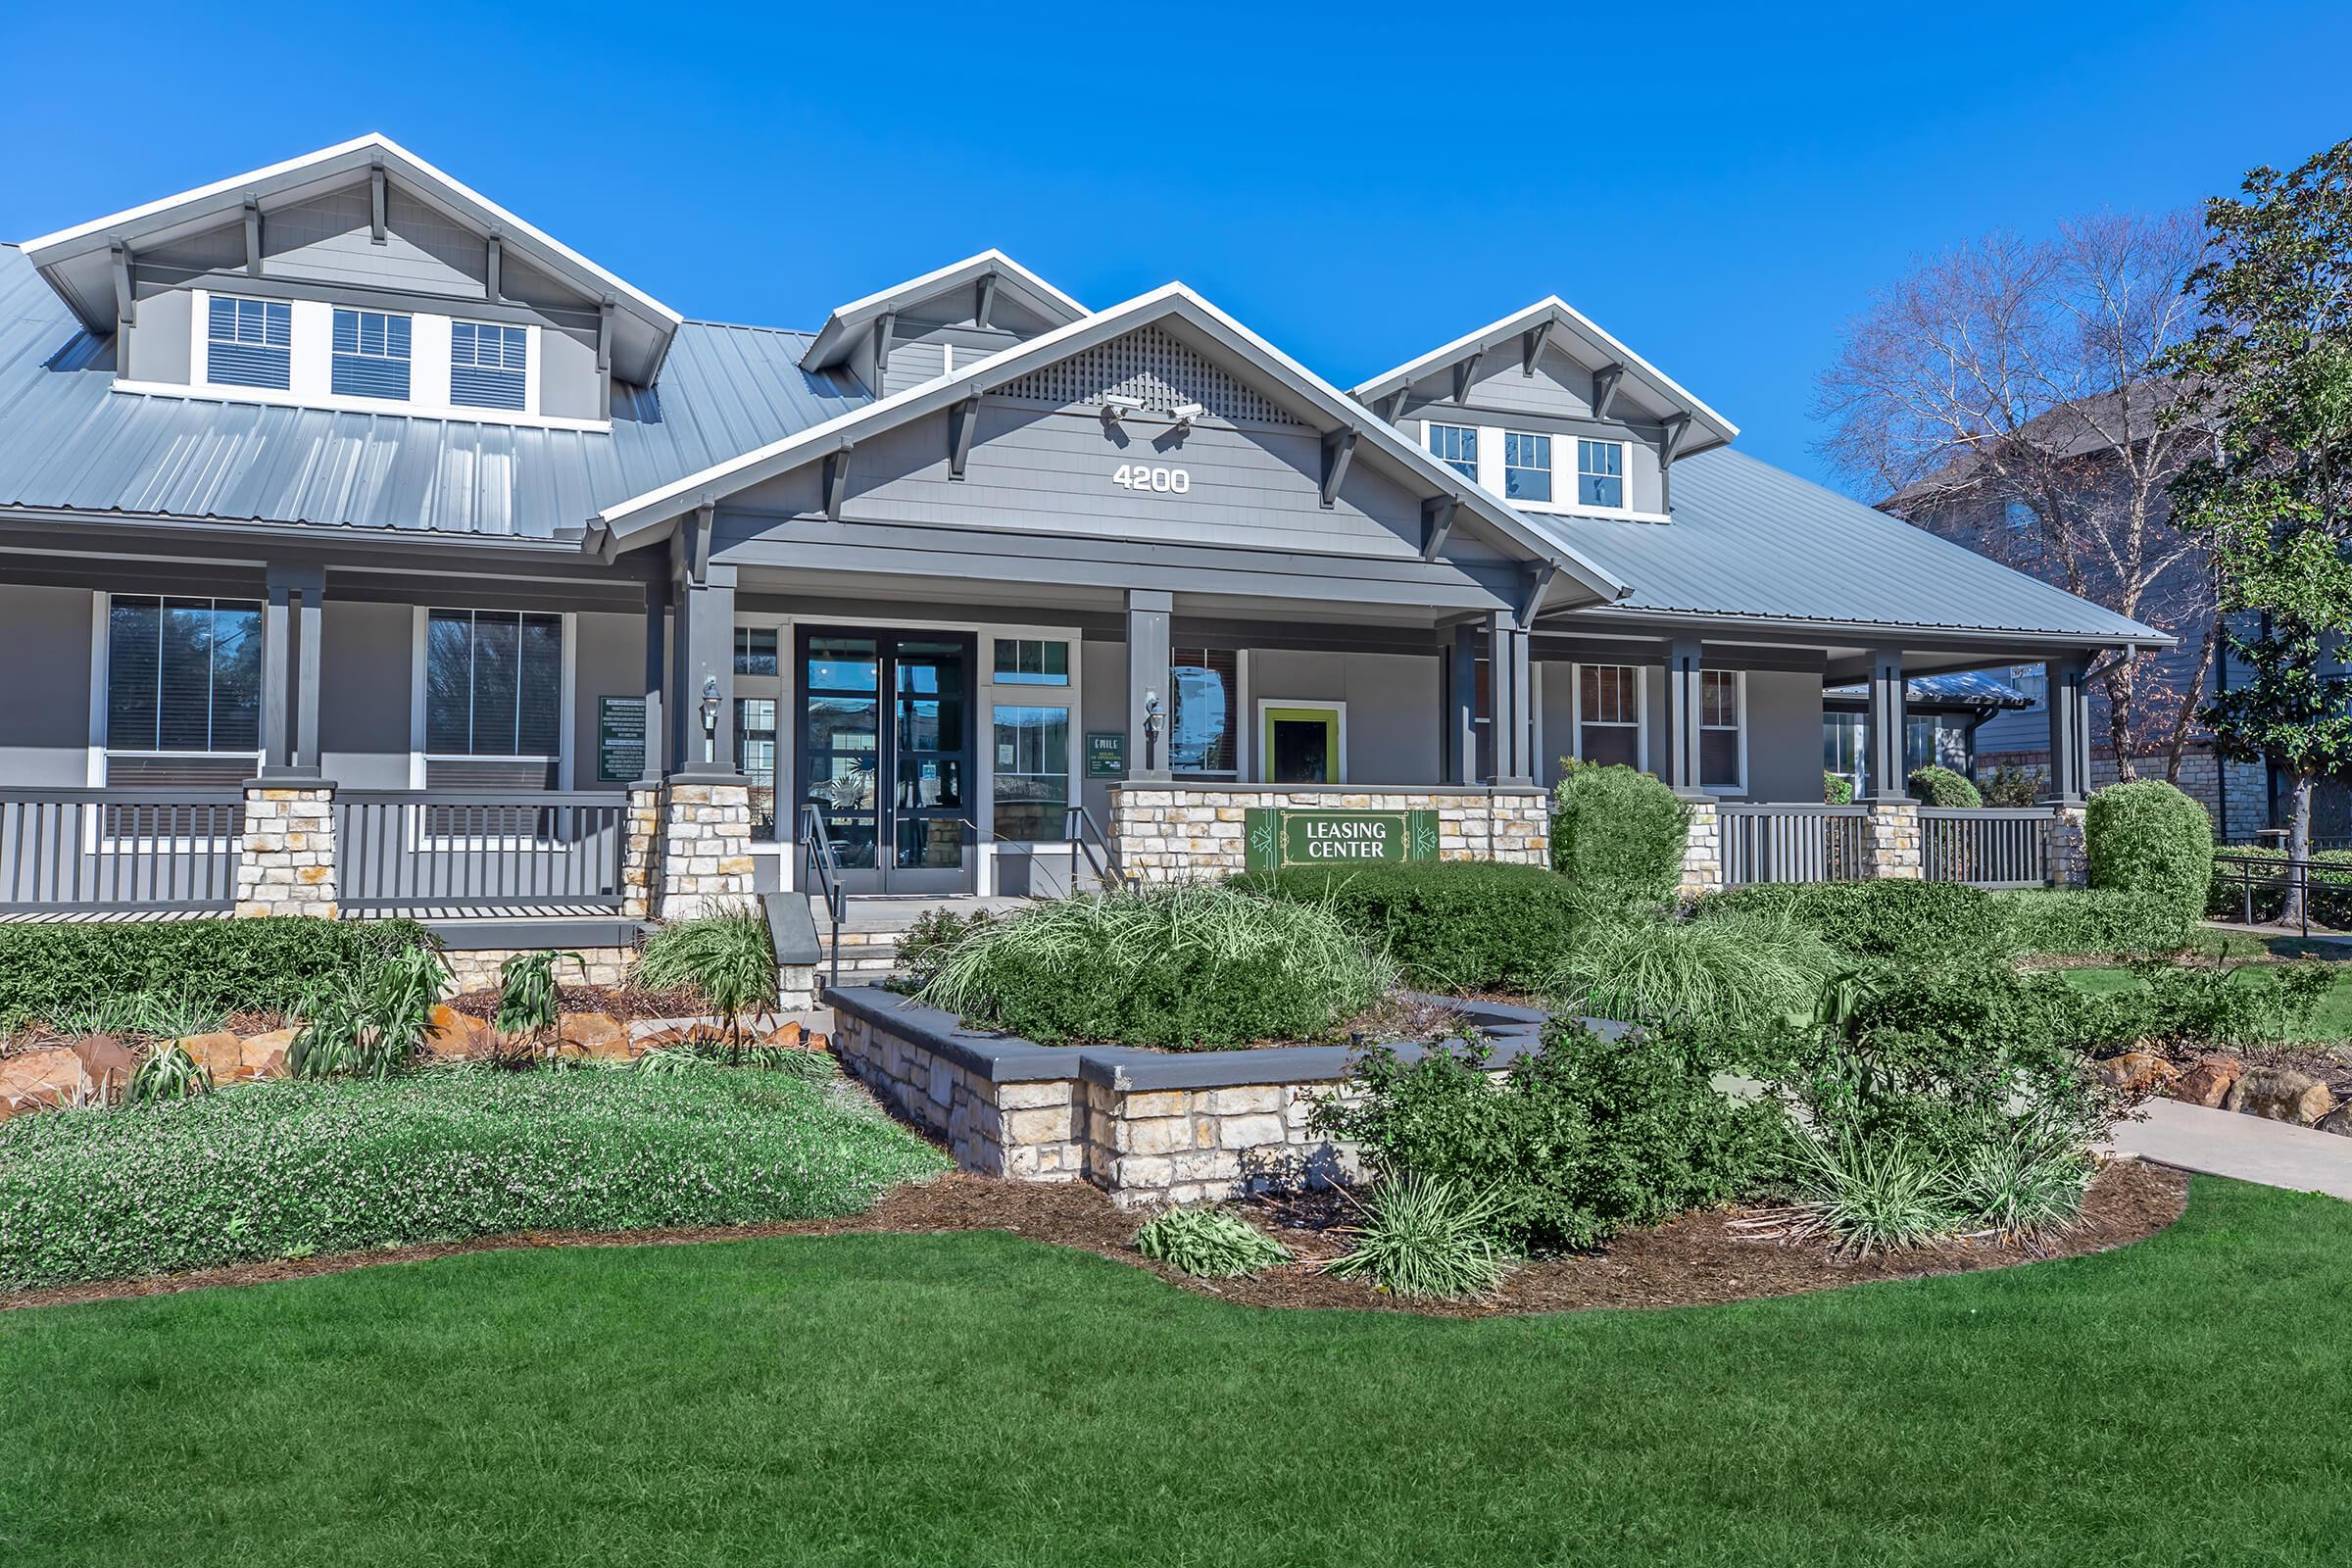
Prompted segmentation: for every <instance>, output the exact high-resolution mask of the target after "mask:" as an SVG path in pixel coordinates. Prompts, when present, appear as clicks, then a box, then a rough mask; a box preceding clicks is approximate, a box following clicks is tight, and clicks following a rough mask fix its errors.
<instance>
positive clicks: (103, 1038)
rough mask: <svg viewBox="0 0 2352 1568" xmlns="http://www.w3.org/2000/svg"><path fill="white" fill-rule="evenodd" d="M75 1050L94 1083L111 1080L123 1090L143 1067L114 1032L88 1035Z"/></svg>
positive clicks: (75, 1046)
mask: <svg viewBox="0 0 2352 1568" xmlns="http://www.w3.org/2000/svg"><path fill="white" fill-rule="evenodd" d="M71 1049H72V1051H73V1059H74V1060H76V1061H78V1062H79V1063H81V1070H82V1072H83V1073H84V1074H85V1075H86V1076H87V1077H88V1078H89V1080H90V1082H92V1083H94V1084H104V1083H106V1082H108V1080H110V1079H111V1080H112V1081H113V1087H114V1088H116V1089H123V1088H126V1087H128V1085H129V1083H130V1075H131V1074H132V1073H134V1072H136V1071H138V1070H139V1058H138V1057H136V1056H134V1055H132V1054H130V1048H129V1047H127V1046H125V1045H123V1042H122V1041H120V1040H117V1039H116V1038H115V1037H114V1036H113V1035H84V1036H82V1037H81V1038H80V1039H79V1040H76V1041H74V1042H73V1047H72V1048H71ZM197 1059H198V1060H199V1061H201V1060H203V1059H204V1058H203V1057H201V1056H199V1057H197Z"/></svg>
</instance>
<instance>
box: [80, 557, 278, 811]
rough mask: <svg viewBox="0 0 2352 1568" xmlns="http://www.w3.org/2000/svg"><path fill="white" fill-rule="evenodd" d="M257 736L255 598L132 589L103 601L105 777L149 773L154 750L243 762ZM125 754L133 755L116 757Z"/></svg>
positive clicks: (257, 745) (258, 625)
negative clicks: (169, 594) (157, 593)
mask: <svg viewBox="0 0 2352 1568" xmlns="http://www.w3.org/2000/svg"><path fill="white" fill-rule="evenodd" d="M261 746H262V607H261V606H260V605H259V604H256V603H254V602H253V601H251V600H241V599H179V598H161V597H146V596H140V595H134V594H117V595H115V596H114V597H113V598H112V599H111V600H110V601H109V602H108V605H107V615H106V750H107V753H108V755H109V758H110V767H109V778H110V781H112V782H123V781H125V779H126V778H127V777H128V776H129V775H131V774H133V773H147V774H155V773H157V772H158V760H159V759H162V758H181V759H188V758H203V757H222V758H234V759H236V760H237V761H238V764H239V767H240V768H243V767H250V766H251V765H252V764H253V760H254V759H255V758H256V756H257V755H258V754H259V753H260V751H261ZM125 759H140V760H136V761H132V762H130V765H128V766H120V765H115V764H116V763H120V762H121V761H123V760H125ZM171 770H172V769H171V768H169V767H164V768H163V769H162V771H166V772H169V771H171ZM183 770H184V769H183Z"/></svg>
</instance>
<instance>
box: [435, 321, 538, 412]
mask: <svg viewBox="0 0 2352 1568" xmlns="http://www.w3.org/2000/svg"><path fill="white" fill-rule="evenodd" d="M530 343H531V335H530V332H529V330H528V329H527V328H524V327H519V326H493V325H491V324H489V323H488V322H484V321H452V322H451V323H450V326H449V401H450V402H451V403H453V404H458V405H461V406H463V407H466V408H475V409H512V410H514V411H515V412H516V413H520V412H522V410H523V408H524V400H525V398H526V397H527V396H528V391H529V385H528V383H529V370H530Z"/></svg>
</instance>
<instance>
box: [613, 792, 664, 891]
mask: <svg viewBox="0 0 2352 1568" xmlns="http://www.w3.org/2000/svg"><path fill="white" fill-rule="evenodd" d="M628 798H629V804H628V807H627V809H626V810H625V811H624V813H623V816H622V821H621V841H620V914H621V918H622V919H624V920H649V919H651V918H653V913H654V907H655V903H656V890H657V888H658V886H659V884H660V882H661V877H662V786H661V784H660V783H658V782H643V783H637V784H632V785H630V786H629V792H628Z"/></svg>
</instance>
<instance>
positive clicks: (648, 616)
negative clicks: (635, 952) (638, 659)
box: [620, 577, 672, 920]
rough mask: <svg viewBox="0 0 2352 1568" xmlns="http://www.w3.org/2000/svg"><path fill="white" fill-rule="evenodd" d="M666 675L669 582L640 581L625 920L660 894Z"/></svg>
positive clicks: (656, 902)
mask: <svg viewBox="0 0 2352 1568" xmlns="http://www.w3.org/2000/svg"><path fill="white" fill-rule="evenodd" d="M668 679H669V582H668V579H667V578H666V577H661V578H654V579H650V580H648V581H647V583H646V585H645V765H644V766H643V767H642V768H640V769H639V770H638V776H637V781H636V782H635V783H633V784H631V785H629V786H628V801H629V805H628V822H627V828H626V832H625V834H624V836H623V837H622V840H621V859H620V894H621V904H620V912H621V915H622V917H623V918H626V919H630V920H644V919H650V918H651V917H652V916H653V914H654V912H655V911H656V910H657V909H659V908H660V907H661V898H662V891H661V888H662V774H663V772H664V771H665V770H666V769H665V766H664V764H665V762H666V760H667V759H668V758H669V757H670V756H671V755H672V753H671V747H670V744H669V724H668V721H667V720H666V719H665V718H664V717H663V704H662V689H663V688H664V686H666V685H667V683H668Z"/></svg>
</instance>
